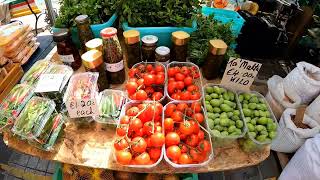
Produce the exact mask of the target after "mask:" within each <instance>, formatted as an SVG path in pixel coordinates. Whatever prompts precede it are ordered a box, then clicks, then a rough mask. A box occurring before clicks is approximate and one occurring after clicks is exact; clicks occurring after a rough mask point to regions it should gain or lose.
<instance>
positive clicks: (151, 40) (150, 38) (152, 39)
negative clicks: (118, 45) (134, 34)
mask: <svg viewBox="0 0 320 180" xmlns="http://www.w3.org/2000/svg"><path fill="white" fill-rule="evenodd" d="M141 40H142V43H143V44H145V45H147V46H148V45H149V46H153V45H155V44H157V42H158V37H157V36H154V35H146V36H143V37H142V39H141Z"/></svg>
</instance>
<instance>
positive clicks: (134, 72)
mask: <svg viewBox="0 0 320 180" xmlns="http://www.w3.org/2000/svg"><path fill="white" fill-rule="evenodd" d="M138 72H139V70H138V69H137V68H131V69H130V70H129V73H128V74H129V77H131V78H133V77H134V76H135V75H136V73H138Z"/></svg>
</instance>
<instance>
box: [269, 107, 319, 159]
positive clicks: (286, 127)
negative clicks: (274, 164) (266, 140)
mask: <svg viewBox="0 0 320 180" xmlns="http://www.w3.org/2000/svg"><path fill="white" fill-rule="evenodd" d="M293 115H296V109H291V108H288V109H286V110H285V111H284V112H283V114H282V116H281V119H280V122H279V127H278V128H277V137H276V138H275V139H274V140H273V141H272V144H271V149H272V150H274V151H279V152H285V153H292V152H295V151H296V150H297V149H298V148H300V146H302V145H303V143H304V142H305V141H306V139H308V138H311V137H314V136H315V135H317V134H318V133H319V132H320V125H319V124H318V123H317V122H316V121H315V120H313V119H311V118H310V117H309V116H307V115H306V114H305V115H304V117H303V121H302V123H303V124H306V125H308V126H309V127H310V128H312V129H302V128H298V127H297V126H296V125H295V124H294V123H293V121H292V116H293Z"/></svg>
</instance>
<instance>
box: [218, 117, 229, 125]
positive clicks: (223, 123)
mask: <svg viewBox="0 0 320 180" xmlns="http://www.w3.org/2000/svg"><path fill="white" fill-rule="evenodd" d="M229 122H230V120H229V119H226V118H223V119H220V125H221V126H224V127H226V126H229Z"/></svg>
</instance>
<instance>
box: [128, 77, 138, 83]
mask: <svg viewBox="0 0 320 180" xmlns="http://www.w3.org/2000/svg"><path fill="white" fill-rule="evenodd" d="M137 81H138V79H137V78H129V80H128V82H137Z"/></svg>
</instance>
